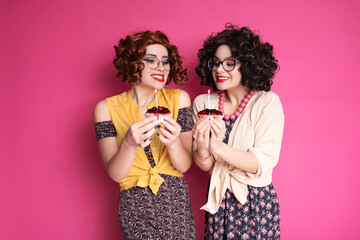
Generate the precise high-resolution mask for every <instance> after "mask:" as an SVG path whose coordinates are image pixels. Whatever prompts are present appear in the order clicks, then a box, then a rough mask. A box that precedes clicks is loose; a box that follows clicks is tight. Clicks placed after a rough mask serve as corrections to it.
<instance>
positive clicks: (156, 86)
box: [94, 31, 196, 239]
mask: <svg viewBox="0 0 360 240" xmlns="http://www.w3.org/2000/svg"><path fill="white" fill-rule="evenodd" d="M115 51H116V57H115V59H114V61H113V63H114V65H115V67H116V68H117V69H118V74H117V76H118V77H120V78H122V80H123V81H124V82H126V83H131V84H132V85H131V88H130V90H129V91H126V92H123V93H121V94H119V95H116V96H113V97H110V98H107V99H105V100H103V101H100V102H99V103H98V104H97V105H96V106H95V110H94V118H95V129H96V136H97V139H98V145H99V149H100V153H101V156H102V158H103V160H104V163H105V166H106V169H107V171H108V173H109V175H110V177H111V178H112V179H113V180H114V181H116V182H119V184H120V199H119V209H118V216H119V221H120V226H121V230H122V233H123V236H124V238H125V239H180V238H181V239H196V235H195V224H194V219H193V213H192V208H191V203H190V198H189V191H188V187H187V183H186V181H185V179H184V176H183V173H184V172H185V171H187V170H188V169H189V167H190V165H191V138H192V132H191V129H192V127H193V121H192V118H191V115H192V108H191V106H190V97H189V95H188V94H187V93H186V92H185V91H183V90H179V89H169V88H164V86H165V85H166V84H168V83H170V81H171V80H173V81H174V82H175V84H178V85H180V84H182V83H184V82H185V81H187V78H188V76H187V72H186V70H183V69H182V58H181V56H180V55H179V53H178V50H177V47H176V46H174V45H172V44H171V43H170V42H169V40H168V38H167V37H166V35H165V34H164V33H162V32H160V31H156V32H152V31H145V32H139V33H136V34H132V35H128V36H127V37H126V38H124V39H121V40H120V42H119V45H118V46H115ZM161 107H165V108H167V109H168V110H170V112H171V115H170V116H166V117H165V118H163V121H160V120H159V117H158V116H159V114H160V115H161V114H162V112H161V111H160V112H159V111H157V112H156V110H161V109H163V108H161ZM148 109H153V110H154V111H155V112H156V114H155V115H153V116H152V117H146V116H145V112H146V111H147V110H148ZM150 115H151V114H150ZM160 119H162V117H161V118H160ZM160 124H161V125H160ZM155 132H156V134H155Z"/></svg>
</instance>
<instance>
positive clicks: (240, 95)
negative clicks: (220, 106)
mask: <svg viewBox="0 0 360 240" xmlns="http://www.w3.org/2000/svg"><path fill="white" fill-rule="evenodd" d="M248 92H249V89H248V88H247V87H244V86H239V87H237V88H232V89H228V90H226V91H225V102H228V103H230V105H234V106H238V105H239V104H240V103H241V101H242V100H243V99H244V97H245V96H246V94H247V93H248Z"/></svg>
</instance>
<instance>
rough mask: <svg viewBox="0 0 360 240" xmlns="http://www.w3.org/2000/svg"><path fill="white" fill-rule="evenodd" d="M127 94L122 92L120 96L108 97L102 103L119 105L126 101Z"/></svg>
mask: <svg viewBox="0 0 360 240" xmlns="http://www.w3.org/2000/svg"><path fill="white" fill-rule="evenodd" d="M126 97H127V92H123V93H121V94H118V95H115V96H112V97H108V98H106V99H105V100H104V101H106V102H107V103H108V104H109V105H119V104H121V103H122V102H125V101H127V98H126Z"/></svg>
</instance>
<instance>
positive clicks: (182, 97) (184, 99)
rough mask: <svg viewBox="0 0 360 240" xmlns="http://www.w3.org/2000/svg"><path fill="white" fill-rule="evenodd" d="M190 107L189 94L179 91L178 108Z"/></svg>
mask: <svg viewBox="0 0 360 240" xmlns="http://www.w3.org/2000/svg"><path fill="white" fill-rule="evenodd" d="M190 105H191V100H190V96H189V94H188V93H187V92H186V91H184V90H181V89H179V108H184V107H189V106H190Z"/></svg>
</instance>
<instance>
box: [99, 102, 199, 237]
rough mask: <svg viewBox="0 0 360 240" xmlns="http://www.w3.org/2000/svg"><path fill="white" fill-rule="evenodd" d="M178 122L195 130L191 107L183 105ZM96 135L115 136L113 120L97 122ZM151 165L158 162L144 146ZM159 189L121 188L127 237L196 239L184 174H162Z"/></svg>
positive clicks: (184, 128)
mask: <svg viewBox="0 0 360 240" xmlns="http://www.w3.org/2000/svg"><path fill="white" fill-rule="evenodd" d="M177 123H178V124H179V125H180V126H181V132H187V131H190V130H192V127H193V125H194V122H193V120H192V108H191V107H186V108H180V109H179V114H178V118H177ZM95 131H96V135H97V139H98V140H99V139H101V138H103V137H114V136H116V130H115V128H114V125H113V124H112V122H111V121H106V122H100V123H96V124H95ZM144 151H145V154H146V156H147V158H148V161H149V163H150V165H151V167H154V166H155V161H154V157H153V155H152V152H151V148H150V147H149V146H148V147H145V148H144ZM160 175H161V177H163V178H164V182H163V183H162V185H161V187H160V188H159V191H158V192H157V194H156V195H154V194H153V192H152V191H151V189H150V188H149V187H145V188H142V187H138V186H135V187H132V188H129V189H126V190H123V191H121V192H120V197H119V208H118V217H119V222H120V227H121V231H122V234H123V236H124V238H125V239H134V240H135V239H136V240H138V239H186V240H190V239H196V232H195V223H194V218H193V212H192V207H191V202H190V195H189V190H188V186H187V183H186V180H185V178H184V177H176V176H171V175H166V174H160Z"/></svg>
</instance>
